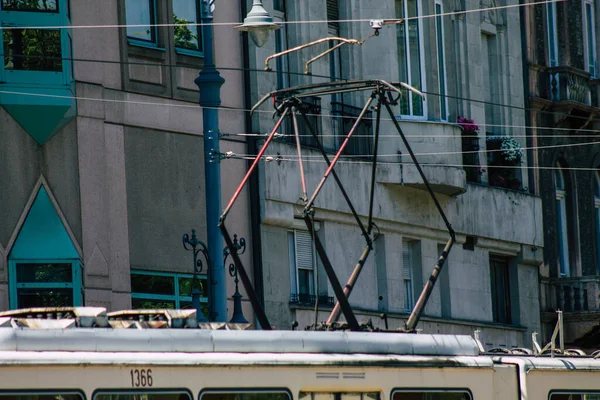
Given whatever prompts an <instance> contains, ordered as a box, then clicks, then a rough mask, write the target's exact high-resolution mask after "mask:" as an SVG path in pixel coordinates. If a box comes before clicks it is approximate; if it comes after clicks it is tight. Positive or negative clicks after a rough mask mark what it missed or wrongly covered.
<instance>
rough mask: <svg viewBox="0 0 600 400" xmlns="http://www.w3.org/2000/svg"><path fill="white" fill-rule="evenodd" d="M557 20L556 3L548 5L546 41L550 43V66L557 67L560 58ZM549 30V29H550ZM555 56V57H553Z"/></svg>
mask: <svg viewBox="0 0 600 400" xmlns="http://www.w3.org/2000/svg"><path fill="white" fill-rule="evenodd" d="M556 22H557V18H556V3H555V2H552V3H547V4H546V40H547V41H548V45H547V48H548V58H547V61H548V66H549V67H557V66H558V64H559V62H560V58H559V55H558V32H557V29H556V28H557V26H556V25H557V23H556ZM548 28H549V29H548ZM552 55H554V57H552Z"/></svg>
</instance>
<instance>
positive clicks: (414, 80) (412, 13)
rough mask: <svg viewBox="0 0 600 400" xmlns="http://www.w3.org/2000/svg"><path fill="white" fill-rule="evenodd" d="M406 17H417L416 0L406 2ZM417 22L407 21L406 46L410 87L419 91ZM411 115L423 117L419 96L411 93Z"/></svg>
mask: <svg viewBox="0 0 600 400" xmlns="http://www.w3.org/2000/svg"><path fill="white" fill-rule="evenodd" d="M407 10H408V17H409V18H411V17H416V16H418V15H419V10H418V4H417V0H407ZM419 36H420V32H419V20H418V19H411V20H409V21H408V46H409V53H410V54H409V58H410V85H411V86H413V87H415V88H417V89H419V90H420V89H421V48H420V40H419ZM412 102H413V109H412V111H413V112H412V114H413V115H423V100H422V99H421V96H419V95H417V94H415V93H412Z"/></svg>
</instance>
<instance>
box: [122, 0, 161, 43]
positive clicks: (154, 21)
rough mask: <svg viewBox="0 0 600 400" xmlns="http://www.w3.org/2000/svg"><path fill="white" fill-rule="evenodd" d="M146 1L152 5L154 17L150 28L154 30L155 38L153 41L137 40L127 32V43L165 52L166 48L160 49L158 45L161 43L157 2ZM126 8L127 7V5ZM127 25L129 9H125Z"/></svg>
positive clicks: (151, 17) (126, 22) (152, 0)
mask: <svg viewBox="0 0 600 400" xmlns="http://www.w3.org/2000/svg"><path fill="white" fill-rule="evenodd" d="M138 1H140V0H138ZM144 1H148V4H150V7H151V9H152V15H151V16H150V25H149V26H150V29H151V30H152V35H151V36H154V38H153V39H152V40H144V39H136V38H135V37H132V36H129V35H128V34H127V32H126V33H125V34H126V36H127V43H129V44H130V45H133V46H139V47H149V48H153V49H157V50H165V49H164V48H160V47H158V44H159V42H158V27H157V26H156V24H157V23H158V10H157V4H156V0H144ZM125 3H126V2H125ZM125 7H127V4H125ZM125 24H128V21H127V9H125ZM125 30H127V28H125Z"/></svg>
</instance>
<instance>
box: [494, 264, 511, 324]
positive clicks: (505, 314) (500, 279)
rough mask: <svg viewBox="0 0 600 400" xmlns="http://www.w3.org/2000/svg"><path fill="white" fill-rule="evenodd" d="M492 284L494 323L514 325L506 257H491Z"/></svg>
mask: <svg viewBox="0 0 600 400" xmlns="http://www.w3.org/2000/svg"><path fill="white" fill-rule="evenodd" d="M490 282H491V292H492V314H493V315H492V316H493V320H494V322H499V323H502V324H510V323H512V318H511V304H510V280H509V265H508V259H507V258H506V257H501V256H490Z"/></svg>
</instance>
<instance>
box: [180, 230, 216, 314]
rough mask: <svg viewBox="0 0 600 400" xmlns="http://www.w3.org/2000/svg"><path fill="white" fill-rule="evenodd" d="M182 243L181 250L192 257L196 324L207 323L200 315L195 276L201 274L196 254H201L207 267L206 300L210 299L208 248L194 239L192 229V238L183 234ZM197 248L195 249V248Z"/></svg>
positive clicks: (193, 305) (198, 293)
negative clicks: (190, 253) (189, 252)
mask: <svg viewBox="0 0 600 400" xmlns="http://www.w3.org/2000/svg"><path fill="white" fill-rule="evenodd" d="M181 241H182V242H183V248H184V249H186V250H188V251H191V252H192V254H193V257H194V276H193V278H192V308H193V309H195V310H196V319H197V320H198V322H208V319H206V317H205V316H204V314H203V313H202V308H201V307H200V296H201V293H200V289H199V288H198V276H197V274H199V273H201V272H202V267H203V263H202V260H201V259H199V258H198V254H199V253H202V255H203V256H204V259H205V260H206V264H207V265H206V266H207V268H206V269H207V279H206V281H207V283H208V298H210V292H211V290H210V282H211V279H210V272H211V262H210V255H209V254H208V248H207V247H206V244H204V242H203V241H202V240H198V238H196V230H195V229H192V236H190V235H188V234H187V233H184V234H183V238H182V239H181ZM196 247H197V248H196ZM211 306H212V305H211V304H209V305H208V309H209V312H208V313H209V318H210V309H211Z"/></svg>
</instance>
